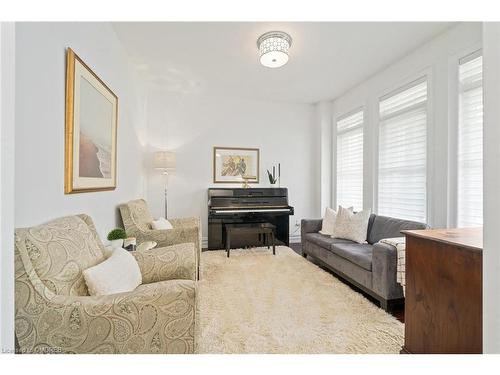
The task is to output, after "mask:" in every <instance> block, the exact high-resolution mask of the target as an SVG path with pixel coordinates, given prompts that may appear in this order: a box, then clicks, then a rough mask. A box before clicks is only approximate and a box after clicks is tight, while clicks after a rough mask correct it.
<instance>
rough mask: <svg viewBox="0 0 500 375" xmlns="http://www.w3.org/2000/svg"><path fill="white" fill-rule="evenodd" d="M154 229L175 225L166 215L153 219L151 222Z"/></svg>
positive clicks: (168, 227)
mask: <svg viewBox="0 0 500 375" xmlns="http://www.w3.org/2000/svg"><path fill="white" fill-rule="evenodd" d="M151 227H152V228H153V229H160V230H161V229H173V228H174V227H173V226H172V224H170V221H168V220H167V219H165V218H164V217H160V218H159V219H158V220H153V222H152V223H151Z"/></svg>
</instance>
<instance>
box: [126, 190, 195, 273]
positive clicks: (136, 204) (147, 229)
mask: <svg viewBox="0 0 500 375" xmlns="http://www.w3.org/2000/svg"><path fill="white" fill-rule="evenodd" d="M120 213H121V215H122V220H123V225H124V227H125V231H126V232H127V235H128V236H130V237H136V238H137V244H140V243H142V242H145V241H155V242H157V243H158V246H159V247H162V246H171V245H176V244H181V243H193V244H194V245H195V249H196V268H197V277H198V278H199V274H200V273H199V268H200V257H201V225H200V219H199V218H197V217H189V218H182V219H169V221H170V223H171V224H172V226H173V229H164V230H157V229H152V228H151V223H152V222H153V217H152V216H151V213H150V212H149V208H148V204H147V203H146V201H145V200H144V199H136V200H133V201H130V202H127V203H124V204H121V205H120Z"/></svg>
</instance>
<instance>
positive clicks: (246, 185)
mask: <svg viewBox="0 0 500 375" xmlns="http://www.w3.org/2000/svg"><path fill="white" fill-rule="evenodd" d="M256 179H257V176H248V175H245V176H243V189H248V188H250V185H249V183H248V181H250V180H256Z"/></svg>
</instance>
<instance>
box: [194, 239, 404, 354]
mask: <svg viewBox="0 0 500 375" xmlns="http://www.w3.org/2000/svg"><path fill="white" fill-rule="evenodd" d="M201 265H202V269H201V270H202V278H201V281H200V282H199V289H198V311H197V329H196V330H197V332H196V352H197V353H399V350H400V349H401V346H402V344H403V337H404V336H403V334H404V325H403V324H402V323H400V322H399V321H397V320H396V319H395V318H394V317H393V316H391V315H389V314H387V313H386V312H385V311H384V310H382V309H380V308H378V307H377V306H375V305H374V304H373V303H371V302H370V301H368V300H367V299H366V298H364V297H363V296H362V295H361V294H359V293H357V292H355V291H353V290H352V289H351V288H349V287H348V286H347V285H345V284H343V283H342V282H340V281H339V280H337V279H336V278H335V277H333V276H332V275H330V274H329V273H327V272H325V271H323V270H322V269H321V268H319V267H317V266H316V265H314V264H312V263H311V262H309V261H307V260H305V259H304V258H302V257H301V256H300V255H298V254H296V253H295V252H294V251H293V250H292V249H290V248H288V247H284V246H280V247H277V248H276V256H273V255H272V253H271V251H269V250H267V249H264V248H258V249H251V250H231V257H230V258H229V259H228V258H227V257H226V253H225V251H206V252H203V253H202V256H201Z"/></svg>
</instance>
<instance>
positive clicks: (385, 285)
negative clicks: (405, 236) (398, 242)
mask: <svg viewBox="0 0 500 375" xmlns="http://www.w3.org/2000/svg"><path fill="white" fill-rule="evenodd" d="M397 264H398V252H397V249H396V247H394V246H392V245H389V244H387V243H382V242H377V243H376V244H374V245H373V254H372V274H373V290H374V291H375V292H376V293H377V294H378V295H379V296H381V297H384V298H385V299H387V300H389V299H394V298H401V297H403V288H402V287H401V285H400V284H398V282H397V281H396V279H397V277H396V271H397Z"/></svg>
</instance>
